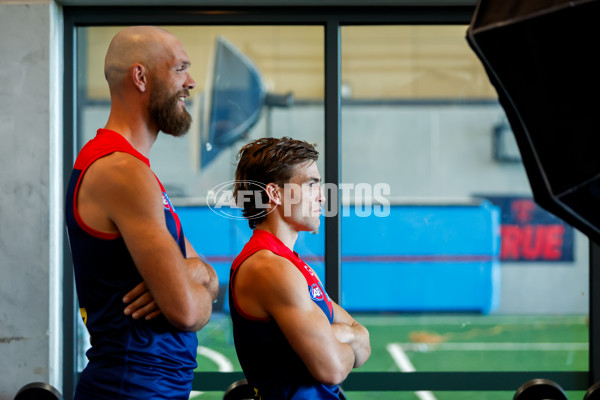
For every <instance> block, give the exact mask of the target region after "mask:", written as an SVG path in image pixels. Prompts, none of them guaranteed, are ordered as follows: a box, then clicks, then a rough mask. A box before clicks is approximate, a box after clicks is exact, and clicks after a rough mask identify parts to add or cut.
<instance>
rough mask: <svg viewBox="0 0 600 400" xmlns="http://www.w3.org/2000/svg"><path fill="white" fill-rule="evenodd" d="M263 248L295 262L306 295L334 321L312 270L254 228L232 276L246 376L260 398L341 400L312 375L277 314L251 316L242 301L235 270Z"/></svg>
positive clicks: (236, 333)
mask: <svg viewBox="0 0 600 400" xmlns="http://www.w3.org/2000/svg"><path fill="white" fill-rule="evenodd" d="M260 250H269V251H270V252H272V253H274V254H276V255H279V256H281V257H284V258H286V259H288V260H289V261H291V262H292V264H294V266H295V267H296V268H297V269H298V270H299V271H300V272H301V273H302V275H303V276H304V279H306V284H307V295H308V296H310V298H311V299H312V301H314V302H315V304H317V305H318V306H319V308H320V309H321V310H322V311H323V313H324V314H325V316H326V317H327V319H328V320H329V323H332V322H333V305H332V303H331V299H330V298H329V296H328V295H327V292H326V291H325V289H324V288H323V285H322V284H321V281H320V280H319V278H318V277H317V275H316V274H315V273H314V272H313V270H312V269H311V268H310V267H309V266H308V265H307V264H306V263H305V262H304V261H302V260H301V259H300V257H298V254H297V253H296V252H294V251H292V250H290V249H289V248H288V247H287V246H286V245H285V244H283V242H281V240H279V239H278V238H277V237H276V236H275V235H273V234H271V233H269V232H267V231H264V230H261V229H255V230H254V233H253V234H252V237H251V238H250V241H248V243H246V245H245V246H244V249H243V250H242V252H241V253H240V254H239V255H238V256H237V258H236V259H235V260H234V262H233V264H232V266H231V272H230V279H229V304H230V312H231V321H232V324H233V338H234V342H235V350H236V352H237V356H238V359H239V361H240V365H241V366H242V369H243V371H244V375H245V376H246V379H248V382H249V383H250V384H251V385H253V386H254V388H255V389H256V390H257V391H258V395H259V396H260V398H261V400H275V399H276V400H299V399H316V400H318V399H339V387H338V386H337V385H325V384H323V383H321V382H319V381H317V380H316V379H315V378H314V377H313V376H312V375H311V374H310V372H309V371H308V369H307V368H306V366H305V365H304V362H303V361H302V359H301V358H300V357H299V356H298V354H297V353H296V352H295V351H294V349H293V348H292V346H290V344H289V343H288V341H287V339H286V338H285V336H284V335H283V332H282V331H281V329H280V328H279V326H278V325H277V322H276V321H275V320H274V319H272V318H265V319H261V318H256V317H253V316H251V315H248V314H246V313H244V311H243V310H242V309H241V308H240V307H239V306H238V304H237V301H236V297H235V292H234V291H233V282H234V280H235V275H236V272H237V271H238V269H239V267H240V265H241V264H242V263H243V262H244V261H245V260H246V259H247V258H248V257H250V256H251V255H252V254H254V253H256V252H257V251H260Z"/></svg>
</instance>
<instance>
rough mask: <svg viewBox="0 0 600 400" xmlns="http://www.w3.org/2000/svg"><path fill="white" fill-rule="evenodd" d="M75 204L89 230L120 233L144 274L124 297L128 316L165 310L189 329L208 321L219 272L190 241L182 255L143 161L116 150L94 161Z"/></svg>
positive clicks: (176, 323) (178, 324) (150, 315)
mask: <svg viewBox="0 0 600 400" xmlns="http://www.w3.org/2000/svg"><path fill="white" fill-rule="evenodd" d="M77 205H78V209H79V214H80V216H81V218H82V219H83V221H84V222H85V223H86V224H87V225H88V226H90V227H91V228H93V229H95V230H98V231H101V232H106V233H120V234H121V236H122V237H123V239H124V241H125V244H126V245H127V248H128V250H129V252H130V254H131V257H132V258H133V261H134V263H135V265H136V267H137V269H138V271H139V273H140V275H141V276H142V279H143V283H141V284H139V285H138V286H136V287H135V288H133V290H132V291H130V292H129V293H128V294H127V295H126V296H125V298H124V301H125V302H126V303H127V302H129V301H132V303H130V304H128V306H127V307H126V308H125V313H126V314H132V315H133V316H134V317H136V318H140V317H146V318H153V317H155V316H156V315H158V314H159V313H162V314H164V316H165V317H166V318H167V320H168V321H169V322H170V323H171V324H172V325H173V326H175V327H176V328H178V329H181V330H185V331H197V330H199V329H200V328H202V327H203V326H204V325H206V323H207V322H208V320H209V319H210V315H211V311H212V303H213V301H214V299H215V298H216V296H217V292H218V280H217V276H216V274H215V271H214V269H213V268H212V267H211V266H210V265H208V264H206V263H204V262H203V261H202V260H200V258H199V257H198V255H197V254H196V252H195V251H194V249H193V248H192V246H191V244H190V243H189V242H188V241H187V240H186V250H187V258H184V257H183V255H182V253H181V250H180V249H179V247H178V245H177V243H176V242H175V240H173V237H172V236H171V234H170V233H169V231H168V229H167V226H166V223H165V216H164V209H163V204H162V196H161V192H160V187H159V186H158V182H157V181H156V178H155V176H154V174H153V173H152V171H151V170H150V169H149V168H148V167H147V166H146V165H145V164H144V163H143V162H142V161H140V160H138V159H137V158H135V157H133V156H131V155H129V154H126V153H120V152H117V153H112V154H110V155H108V156H106V157H103V158H101V159H99V160H97V161H96V162H94V163H93V164H92V165H91V166H90V167H89V168H88V170H87V171H86V173H85V175H84V177H83V179H82V182H81V183H80V188H79V191H78V197H77Z"/></svg>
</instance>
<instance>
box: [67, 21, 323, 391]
mask: <svg viewBox="0 0 600 400" xmlns="http://www.w3.org/2000/svg"><path fill="white" fill-rule="evenodd" d="M120 29H121V27H88V28H79V31H78V34H79V37H80V38H83V39H82V40H81V41H80V43H81V45H80V48H79V51H78V65H79V66H80V71H79V78H80V79H79V80H78V84H79V87H78V91H79V93H80V94H81V96H80V99H79V106H78V121H79V127H78V131H77V144H78V148H79V149H80V148H81V147H82V146H83V145H84V144H85V143H86V142H87V141H88V140H89V139H91V138H92V137H93V136H94V135H95V134H96V131H97V129H98V128H101V127H103V126H104V125H105V123H106V121H107V118H108V115H109V112H110V96H109V91H108V86H107V84H106V81H105V80H104V72H103V65H104V56H105V54H106V50H107V48H108V45H109V43H110V40H111V39H112V37H113V36H114V35H115V34H116V33H117V32H118V31H119V30H120ZM165 29H167V30H168V31H170V32H172V33H173V34H174V35H175V36H177V37H178V38H179V39H180V40H181V42H182V43H183V45H184V48H185V49H186V52H187V54H188V56H189V57H190V60H191V62H192V66H191V68H190V73H191V75H192V77H193V78H194V79H195V81H196V83H197V86H196V88H195V89H194V90H192V91H191V96H190V98H191V100H190V101H189V102H188V111H189V112H190V114H191V115H192V117H193V121H194V122H193V124H192V127H191V129H190V132H189V133H188V134H187V135H186V136H184V137H182V138H173V137H170V136H168V135H159V138H158V140H157V142H156V143H155V144H154V146H153V148H152V152H151V154H150V163H151V166H152V169H153V170H154V172H155V173H156V175H157V176H158V177H159V179H160V180H161V182H162V183H163V185H164V186H165V188H166V190H167V193H168V194H169V196H170V198H171V200H172V202H173V204H174V206H175V208H176V210H177V213H178V214H179V216H180V219H181V221H182V226H183V229H184V232H185V234H186V236H187V237H188V239H189V240H190V242H191V243H192V245H193V246H194V248H195V250H196V251H197V252H198V253H199V254H201V255H203V256H204V257H205V258H206V259H207V260H208V262H209V263H210V264H211V265H213V267H214V268H215V270H216V272H217V275H218V276H219V283H220V286H221V289H220V293H219V298H218V299H217V302H216V304H215V305H214V308H213V311H214V312H213V316H212V318H211V322H210V324H208V326H206V327H205V328H203V329H202V330H201V331H200V332H198V338H199V343H200V347H199V351H198V369H197V371H222V372H229V371H241V368H240V366H239V362H238V360H237V356H236V354H235V349H234V347H233V338H232V334H231V322H230V318H229V304H228V294H227V285H228V281H229V268H230V266H231V263H232V261H233V259H234V258H235V257H236V256H237V254H238V253H239V252H240V251H241V249H242V247H243V245H244V244H245V243H246V241H247V240H248V239H249V238H250V236H251V233H252V231H251V230H250V228H249V227H248V223H247V221H246V220H245V219H243V218H242V216H241V212H240V210H239V209H238V208H231V207H230V203H229V195H230V194H231V190H232V183H233V182H232V181H233V179H234V172H235V166H236V155H237V152H238V150H239V149H240V148H241V147H242V146H243V145H244V144H246V143H248V142H249V141H251V140H253V139H256V138H259V137H270V136H272V137H281V136H290V137H293V138H296V139H302V140H306V141H308V142H310V143H313V144H315V145H316V148H317V150H319V152H320V154H321V156H320V158H319V161H318V166H319V169H320V171H321V174H323V165H324V109H323V92H324V66H323V53H324V49H323V28H322V27H321V26H243V27H242V26H186V27H182V26H166V27H165ZM223 196H225V197H223ZM295 250H296V251H297V252H298V253H299V254H300V256H301V257H302V258H303V259H304V260H305V261H306V262H307V263H308V264H309V265H311V266H312V267H313V268H314V270H315V271H316V272H317V273H318V274H319V276H320V277H321V279H322V280H325V272H324V261H323V257H324V232H322V231H321V232H318V233H317V232H315V233H308V232H307V233H303V234H301V235H300V237H299V239H298V242H297V243H296V247H295ZM78 336H79V337H80V338H79V340H78V342H79V349H78V361H79V362H78V369H79V371H81V370H82V369H83V367H84V366H85V363H86V359H85V356H84V351H85V348H86V347H87V340H86V338H85V328H83V326H80V327H79V335H78ZM202 398H206V396H204V397H202Z"/></svg>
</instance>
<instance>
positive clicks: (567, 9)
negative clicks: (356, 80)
mask: <svg viewBox="0 0 600 400" xmlns="http://www.w3.org/2000/svg"><path fill="white" fill-rule="evenodd" d="M598 15H600V0H527V1H523V0H479V1H478V3H477V7H476V11H475V14H474V16H473V19H472V21H471V24H470V26H469V28H468V31H467V41H468V42H469V45H470V46H471V48H472V49H473V51H474V52H475V53H476V55H477V56H478V57H479V59H480V60H481V62H482V63H483V65H484V67H485V69H486V72H487V75H488V77H489V79H490V81H491V83H492V84H493V85H494V87H495V88H496V91H497V93H498V98H499V100H500V104H501V105H502V107H503V108H504V111H505V112H506V115H507V117H508V121H509V123H510V126H511V128H512V131H513V133H514V135H515V139H516V141H517V145H518V147H519V152H520V153H521V158H522V160H523V164H524V166H525V170H526V172H527V176H528V179H529V183H530V185H531V189H532V192H533V197H534V199H535V201H536V202H537V203H538V204H539V205H540V206H541V207H543V208H545V209H546V210H548V211H550V212H551V213H553V214H555V215H556V216H558V217H560V218H561V219H563V220H565V221H566V222H568V223H569V224H571V225H572V226H573V227H575V228H577V229H579V230H580V231H581V232H583V233H585V234H586V235H587V236H588V237H589V238H590V239H592V240H593V241H594V242H596V243H600V213H598V212H597V209H598V205H599V204H600V156H599V155H598V151H599V150H598V149H600V134H599V133H600V118H598V117H597V115H598V113H599V112H600V96H599V95H598V93H600V74H599V73H598V71H599V68H600V64H599V63H598V57H597V54H596V53H597V48H598V43H599V42H600V29H599V28H598V23H597V19H598Z"/></svg>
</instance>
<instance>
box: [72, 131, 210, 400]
mask: <svg viewBox="0 0 600 400" xmlns="http://www.w3.org/2000/svg"><path fill="white" fill-rule="evenodd" d="M114 152H123V153H128V154H130V155H132V156H133V157H136V158H138V159H139V160H141V161H143V162H144V163H145V164H146V165H147V166H148V168H150V162H149V160H148V158H146V157H145V156H143V155H142V154H141V153H139V152H138V151H137V150H135V149H134V148H133V147H132V146H131V144H130V143H129V142H128V141H127V140H126V139H125V138H124V137H123V136H121V135H120V134H118V133H117V132H114V131H110V130H106V129H100V130H98V134H97V135H96V137H95V138H94V139H92V140H91V141H89V142H88V143H87V144H86V145H85V146H84V147H83V149H82V150H81V152H80V153H79V155H78V157H77V160H76V161H75V165H74V167H73V172H72V174H71V178H70V180H69V184H68V189H67V196H66V220H67V230H68V234H69V244H70V246H71V254H72V257H73V266H74V269H75V283H76V287H77V296H78V299H79V306H80V310H81V314H82V317H83V319H84V322H85V325H86V327H87V329H88V331H89V333H90V337H91V345H92V347H91V348H90V349H89V350H88V352H87V357H88V359H89V363H88V365H87V366H86V368H85V369H84V370H83V372H82V373H81V377H80V380H79V383H78V385H77V390H76V394H75V399H111V400H112V399H124V398H138V399H141V398H148V399H150V398H152V399H186V400H187V399H188V398H189V393H190V390H191V384H192V378H193V370H194V368H196V366H197V364H196V351H197V347H198V339H197V336H196V334H195V333H194V332H183V331H179V330H177V329H176V328H174V327H173V326H172V325H171V324H170V323H169V322H168V321H167V320H166V318H164V316H160V317H158V318H156V319H153V320H150V321H146V320H144V319H142V320H134V319H133V318H132V317H131V316H126V315H125V314H124V313H123V310H124V308H125V305H124V304H123V301H122V298H123V296H124V295H125V294H126V293H128V292H129V291H130V290H131V289H133V288H134V287H135V286H136V285H137V284H139V283H140V282H142V277H141V276H140V274H139V272H138V270H137V268H136V266H135V264H134V262H133V259H132V258H131V255H130V253H129V251H128V249H127V246H126V244H125V242H124V240H123V238H122V237H121V235H120V234H119V233H116V234H109V233H104V232H100V231H97V230H94V229H93V228H91V227H89V226H88V225H86V224H85V222H84V221H83V220H82V219H81V216H80V215H79V212H78V210H77V192H78V189H79V184H80V182H81V179H82V177H83V176H84V174H85V172H86V171H87V169H88V168H89V166H90V165H92V163H94V162H95V161H96V160H98V159H100V158H102V157H104V156H107V155H109V154H112V153H114ZM157 182H158V186H159V187H160V191H161V193H162V201H163V206H164V214H165V223H166V225H167V228H168V229H169V232H170V233H171V235H172V237H173V240H175V241H176V242H177V244H178V245H179V248H180V249H181V253H182V254H183V255H184V256H185V254H186V252H185V237H184V235H183V231H182V228H181V224H180V222H179V218H178V217H177V214H176V213H175V210H174V208H173V205H172V204H171V201H170V200H169V197H168V196H167V194H166V192H165V189H164V187H163V185H162V184H161V183H160V181H159V180H158V178H157ZM158 193H159V192H158V191H157V195H159V194H158Z"/></svg>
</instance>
